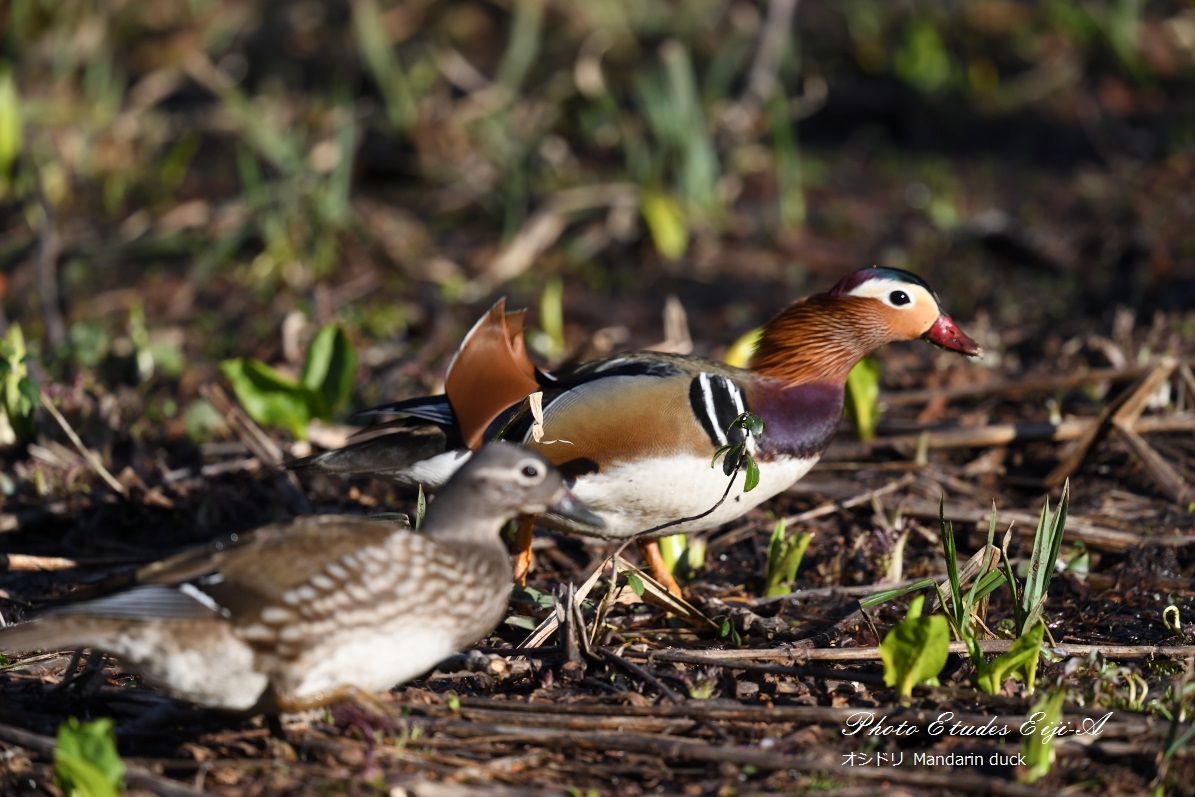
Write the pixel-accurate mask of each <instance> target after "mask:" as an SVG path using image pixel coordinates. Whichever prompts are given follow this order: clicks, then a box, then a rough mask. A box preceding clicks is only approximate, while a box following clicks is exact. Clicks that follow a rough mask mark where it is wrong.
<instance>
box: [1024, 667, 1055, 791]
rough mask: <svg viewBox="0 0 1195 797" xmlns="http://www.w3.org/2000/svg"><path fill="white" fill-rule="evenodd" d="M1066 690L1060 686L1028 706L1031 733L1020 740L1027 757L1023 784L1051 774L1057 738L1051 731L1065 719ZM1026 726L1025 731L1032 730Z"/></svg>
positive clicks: (1035, 781) (1034, 781)
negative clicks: (1063, 707) (1063, 710)
mask: <svg viewBox="0 0 1195 797" xmlns="http://www.w3.org/2000/svg"><path fill="white" fill-rule="evenodd" d="M1065 697H1066V690H1065V689H1059V690H1058V691H1056V692H1052V693H1050V694H1048V695H1045V696H1043V697H1042V699H1041V700H1039V701H1037V703H1035V704H1034V705H1033V708H1031V709H1029V716H1028V717H1027V718H1026V722H1027V723H1032V725H1031V726H1029V727H1031V728H1032V733H1026V734H1025V735H1024V737H1023V738H1022V739H1021V752H1022V753H1023V754H1024V756H1025V767H1026V768H1025V769H1024V770H1023V771H1022V772H1021V773H1020V774H1019V775H1018V777H1017V780H1019V781H1020V782H1021V783H1037V782H1038V781H1039V780H1041V779H1042V778H1044V777H1045V776H1046V775H1048V774H1049V773H1050V766H1051V765H1052V764H1053V763H1054V755H1055V753H1054V740H1055V739H1056V738H1058V737H1057V736H1055V735H1054V734H1052V733H1051V732H1050V731H1051V730H1052V729H1054V728H1057V727H1058V723H1059V721H1061V719H1062V701H1063V699H1064V698H1065ZM1029 727H1026V728H1025V729H1026V730H1029Z"/></svg>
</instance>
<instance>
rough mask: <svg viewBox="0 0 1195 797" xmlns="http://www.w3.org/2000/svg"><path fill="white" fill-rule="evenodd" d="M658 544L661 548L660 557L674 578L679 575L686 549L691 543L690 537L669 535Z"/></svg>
mask: <svg viewBox="0 0 1195 797" xmlns="http://www.w3.org/2000/svg"><path fill="white" fill-rule="evenodd" d="M656 542H657V544H658V545H659V546H660V557H661V558H663V560H664V565H665V566H666V567H667V568H668V572H669V573H672V574H673V575H674V576H675V575H677V567H678V566H679V565H680V563H681V561H682V560H683V559H684V558H685V548H686V547H687V545H688V542H689V540H688V535H687V534H669V535H668V536H667V537H661V538H660V539H659V540H657V541H656Z"/></svg>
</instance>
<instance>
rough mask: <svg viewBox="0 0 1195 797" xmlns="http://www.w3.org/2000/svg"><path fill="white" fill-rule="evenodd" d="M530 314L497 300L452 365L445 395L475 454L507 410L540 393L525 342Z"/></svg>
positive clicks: (468, 338) (475, 327) (477, 324)
mask: <svg viewBox="0 0 1195 797" xmlns="http://www.w3.org/2000/svg"><path fill="white" fill-rule="evenodd" d="M526 313H527V311H526V310H518V311H515V312H513V313H508V312H506V300H505V299H499V300H498V302H497V303H496V304H495V305H494V306H493V307H491V308H490V311H489V312H488V313H486V314H485V315H484V316H482V317H481V319H480V320H479V321H478V322H477V323H476V324H474V325H473V329H471V330H469V334H468V335H466V336H465V339H464V340H463V341H462V342H461V346H460V348H459V349H457V352H456V354H454V355H453V357H452V362H450V363H449V364H448V374H447V376H445V378H444V392H445V393H446V394H447V395H448V403H449V404H451V405H452V411H453V412H454V413H456V419H457V423H458V424H459V425H460V429H461V437H462V438H464V441H465V444H466V445H468V446H469V448H471V449H473V450H474V451H476V450H477V449H478V448H480V447H481V444H482V443H483V442H484V435H485V431H486V429H487V428H489V426H490V424H491V423H493V422H494V419H496V418H497V417H498V416H499V415H500V414H502V412H503V410H505V409H507V408H508V407H510V406H512V405H514V404H518V403H519V402H520V401H522V400H523V399H525V398H526V397H527V396H528V395H530V394H531V393H534V392H535V391H537V390H539V382H537V381H536V379H535V374H536V369H535V364H534V363H532V362H531V359H530V358H529V357H528V356H527V346H526V344H525V343H524V341H523V317H524V316H525V315H526Z"/></svg>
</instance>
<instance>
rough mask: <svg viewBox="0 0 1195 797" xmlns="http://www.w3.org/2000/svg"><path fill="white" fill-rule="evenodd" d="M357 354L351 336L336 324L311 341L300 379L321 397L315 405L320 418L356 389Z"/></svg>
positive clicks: (338, 405)
mask: <svg viewBox="0 0 1195 797" xmlns="http://www.w3.org/2000/svg"><path fill="white" fill-rule="evenodd" d="M356 373H357V355H356V352H354V351H353V345H352V343H350V342H349V338H348V335H346V334H345V333H344V330H343V329H341V328H340V327H339V326H338V325H336V324H328V325H327V326H325V327H324V328H322V329H321V330H320V331H319V332H318V333H317V334H316V336H315V339H314V340H312V341H311V348H310V349H309V350H308V351H307V362H306V363H304V365H303V375H302V377H300V380H299V381H300V382H301V383H302V384H303V386H304V387H306V388H307V389H308V390H309V391H311V394H312V395H314V396H316V397H317V402H316V404H315V405H314V406H313V407H312V408H311V410H312V414H314V415H315V416H316V417H317V418H324V419H327V418H329V417H330V416H331V415H332V413H333V412H335V411H336V409H337V408H338V407H340V405H341V404H343V403H344V402H345V401H347V400H348V397H349V396H350V395H351V394H352V392H353V378H354V377H355V376H356Z"/></svg>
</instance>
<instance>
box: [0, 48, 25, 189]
mask: <svg viewBox="0 0 1195 797" xmlns="http://www.w3.org/2000/svg"><path fill="white" fill-rule="evenodd" d="M24 123H25V119H24V116H23V114H22V113H21V94H20V92H19V91H18V90H17V80H16V78H15V77H14V76H13V73H12V70H11V69H8V68H5V69H4V70H2V71H0V197H2V196H4V194H5V193H7V192H6V191H5V188H6V186H7V184H8V173H9V170H10V169H11V168H12V164H13V162H14V161H15V160H16V159H17V156H18V155H20V154H21V146H22V138H23V126H24Z"/></svg>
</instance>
